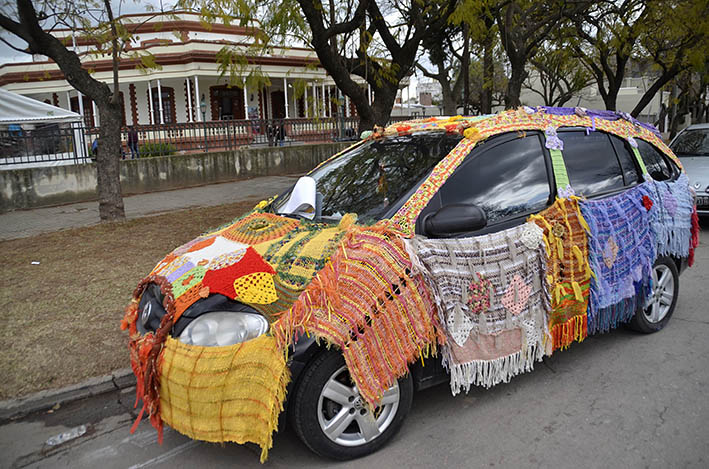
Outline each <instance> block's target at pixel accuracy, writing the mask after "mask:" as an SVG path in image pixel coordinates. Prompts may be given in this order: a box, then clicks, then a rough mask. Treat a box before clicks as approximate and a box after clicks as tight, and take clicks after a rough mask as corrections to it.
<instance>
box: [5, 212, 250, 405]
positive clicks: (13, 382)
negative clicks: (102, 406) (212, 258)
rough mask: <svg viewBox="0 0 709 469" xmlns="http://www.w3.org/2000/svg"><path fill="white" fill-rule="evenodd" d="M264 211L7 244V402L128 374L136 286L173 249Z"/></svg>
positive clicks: (162, 219) (181, 215) (170, 218)
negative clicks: (127, 325) (125, 326)
mask: <svg viewBox="0 0 709 469" xmlns="http://www.w3.org/2000/svg"><path fill="white" fill-rule="evenodd" d="M257 201H258V200H249V201H245V202H238V203H234V204H227V205H220V206H217V207H208V208H198V209H190V210H180V211H176V212H172V213H169V214H165V215H157V216H153V217H147V218H138V219H133V220H127V221H124V222H120V223H103V224H100V225H96V226H91V227H86V228H76V229H71V230H64V231H57V232H54V233H48V234H43V235H39V236H34V237H31V238H22V239H15V240H10V241H0V252H2V258H3V265H4V266H5V270H4V272H5V277H4V278H3V281H2V284H3V285H2V288H0V305H2V319H1V320H2V323H1V324H2V327H0V332H1V333H0V350H2V358H1V359H0V376H2V380H0V399H7V398H11V397H17V396H22V395H25V394H28V393H32V392H35V391H40V390H43V389H51V388H57V387H62V386H66V385H69V384H75V383H78V382H81V381H83V380H85V379H87V378H90V377H92V376H97V375H103V374H108V373H110V372H111V371H113V370H115V369H118V368H124V367H127V366H129V365H130V363H129V358H128V349H127V346H126V340H127V336H126V334H125V333H123V332H122V331H120V320H121V318H122V317H123V309H124V308H125V306H126V305H127V304H128V302H129V301H130V297H131V294H132V292H133V289H134V288H135V286H136V284H137V283H138V281H139V280H140V279H141V278H142V277H144V276H145V275H147V274H148V273H149V272H150V270H151V269H152V268H153V267H154V266H155V264H157V263H158V262H159V261H160V260H161V259H162V258H163V257H164V256H165V254H167V253H168V252H169V251H170V250H171V249H173V248H175V247H177V246H179V245H181V244H183V243H185V242H187V241H189V240H191V239H193V238H195V237H196V236H198V235H199V234H201V233H203V232H205V231H207V230H209V229H211V228H214V227H217V226H220V225H222V224H224V223H226V222H228V221H229V220H232V219H233V218H235V217H237V216H239V215H241V214H242V213H244V212H246V211H247V210H250V209H251V208H252V207H253V206H254V205H255V204H256V202H257ZM33 262H39V264H33Z"/></svg>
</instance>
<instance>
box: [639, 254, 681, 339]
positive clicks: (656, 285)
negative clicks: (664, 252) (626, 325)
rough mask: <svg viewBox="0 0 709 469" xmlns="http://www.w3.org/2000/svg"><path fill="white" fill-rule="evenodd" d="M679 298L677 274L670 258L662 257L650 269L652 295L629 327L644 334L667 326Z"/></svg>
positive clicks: (675, 266)
mask: <svg viewBox="0 0 709 469" xmlns="http://www.w3.org/2000/svg"><path fill="white" fill-rule="evenodd" d="M678 296H679V272H678V271H677V265H676V264H675V262H674V260H672V258H671V257H668V256H663V257H660V258H659V259H657V260H656V261H655V265H654V266H653V268H652V293H651V294H650V298H648V300H647V302H646V304H645V308H643V309H642V310H640V311H637V312H636V313H635V316H633V318H632V319H631V320H630V327H631V328H632V329H635V330H636V331H638V332H642V333H644V334H651V333H653V332H657V331H659V330H660V329H662V328H663V327H665V326H666V325H667V323H668V322H669V321H670V318H671V317H672V313H674V311H675V305H676V304H677V297H678Z"/></svg>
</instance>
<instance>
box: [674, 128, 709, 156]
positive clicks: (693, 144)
mask: <svg viewBox="0 0 709 469" xmlns="http://www.w3.org/2000/svg"><path fill="white" fill-rule="evenodd" d="M671 148H672V151H673V152H675V155H677V156H680V155H685V156H709V129H691V130H685V131H684V132H682V133H681V134H679V135H678V136H677V138H676V139H675V140H674V141H673V142H672V145H671Z"/></svg>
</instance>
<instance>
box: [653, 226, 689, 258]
mask: <svg viewBox="0 0 709 469" xmlns="http://www.w3.org/2000/svg"><path fill="white" fill-rule="evenodd" d="M653 228H654V229H655V230H656V233H655V234H656V236H657V256H658V257H660V256H670V255H672V256H676V257H687V256H688V255H689V250H690V247H691V245H692V230H691V229H690V228H677V227H672V226H667V225H660V224H655V226H653Z"/></svg>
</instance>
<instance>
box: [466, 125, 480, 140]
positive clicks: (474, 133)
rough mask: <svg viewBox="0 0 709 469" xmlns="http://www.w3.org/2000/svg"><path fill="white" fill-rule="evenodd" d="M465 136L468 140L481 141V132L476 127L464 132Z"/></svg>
mask: <svg viewBox="0 0 709 469" xmlns="http://www.w3.org/2000/svg"><path fill="white" fill-rule="evenodd" d="M463 136H464V137H465V138H467V139H468V140H479V139H480V131H479V130H478V129H476V128H475V127H468V128H467V129H465V131H463Z"/></svg>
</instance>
